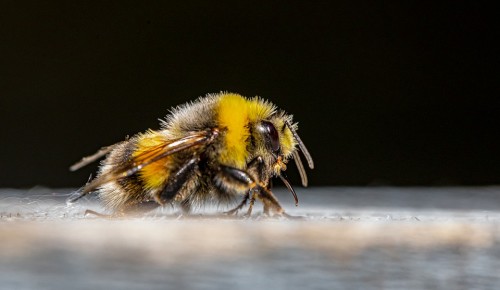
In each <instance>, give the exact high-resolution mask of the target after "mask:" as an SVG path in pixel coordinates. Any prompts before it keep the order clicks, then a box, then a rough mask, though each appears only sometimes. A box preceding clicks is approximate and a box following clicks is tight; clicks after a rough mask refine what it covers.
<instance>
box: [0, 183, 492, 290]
mask: <svg viewBox="0 0 500 290" xmlns="http://www.w3.org/2000/svg"><path fill="white" fill-rule="evenodd" d="M69 192H70V191H69V190H56V191H52V190H47V189H35V190H31V191H15V190H3V191H0V239H1V243H0V289H89V288H92V289H269V288H273V289H305V288H306V289H498V288H499V287H500V274H499V271H498V269H500V243H499V242H500V227H499V225H500V188H498V187H479V188H459V187H457V188H318V189H308V190H299V198H300V206H299V207H297V208H295V206H294V205H293V200H292V197H291V196H289V194H288V193H286V192H281V191H279V192H278V196H279V199H280V200H281V201H282V203H283V205H284V207H285V208H286V209H287V210H288V212H289V213H290V214H293V215H296V216H301V217H302V218H300V219H293V220H285V219H273V218H264V217H262V216H260V215H259V212H260V210H261V208H260V205H259V204H257V207H256V212H255V215H254V216H253V217H252V218H250V219H242V218H227V217H224V216H219V215H217V214H215V213H214V212H215V211H216V209H214V208H206V209H204V210H203V211H200V212H199V213H197V214H196V215H194V216H192V217H179V216H178V215H177V214H176V212H175V211H172V210H164V211H157V212H155V213H152V214H150V215H147V216H145V217H136V218H126V219H113V220H107V219H101V218H94V217H84V216H83V215H82V214H83V212H84V210H85V209H87V208H91V209H95V210H101V211H102V209H100V207H99V205H98V204H97V203H95V201H94V200H92V199H91V200H85V201H83V202H81V203H78V204H76V205H72V206H66V205H65V203H64V198H65V197H64V196H63V195H64V194H66V193H69Z"/></svg>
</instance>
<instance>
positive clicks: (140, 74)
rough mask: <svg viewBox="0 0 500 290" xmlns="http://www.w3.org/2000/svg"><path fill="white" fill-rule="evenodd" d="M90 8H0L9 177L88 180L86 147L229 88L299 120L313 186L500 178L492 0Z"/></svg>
mask: <svg viewBox="0 0 500 290" xmlns="http://www.w3.org/2000/svg"><path fill="white" fill-rule="evenodd" d="M82 2H84V3H76V1H61V2H50V3H42V1H34V2H14V1H12V2H11V3H10V4H8V3H7V4H6V3H5V2H3V4H2V8H1V9H0V11H1V12H0V14H1V15H0V16H1V17H0V21H1V26H0V61H1V63H0V74H1V76H0V121H1V125H2V126H1V127H2V129H1V145H0V146H1V147H0V162H1V164H0V169H1V174H0V186H2V187H5V186H9V187H31V186H34V185H44V186H51V187H59V186H70V187H77V186H80V185H82V184H83V183H85V182H86V180H87V178H88V176H89V174H90V173H91V172H93V171H94V170H95V166H90V167H89V168H85V169H84V170H82V171H81V172H77V173H70V172H69V171H68V166H69V165H71V164H72V163H73V162H75V161H77V160H78V159H79V158H80V157H82V156H83V155H86V154H91V153H93V152H94V151H95V150H96V149H98V148H99V147H100V146H104V145H109V144H112V143H114V142H116V141H119V140H122V139H123V138H124V137H125V136H126V135H130V134H134V133H137V132H140V131H144V130H145V129H147V128H153V129H154V128H158V121H157V118H161V117H163V116H164V115H165V114H166V113H167V112H168V109H169V108H170V107H172V106H174V105H178V104H181V103H183V102H186V101H188V100H192V99H195V98H196V97H198V96H201V95H204V94H206V93H209V92H219V91H221V90H228V91H233V92H238V93H241V94H243V95H246V96H254V95H260V96H262V97H264V98H266V99H269V100H271V101H273V102H274V103H275V104H277V105H278V106H279V107H281V108H283V109H285V110H286V111H288V112H290V113H292V114H294V116H295V120H297V121H299V123H300V130H299V133H300V135H301V136H302V139H303V140H304V141H305V143H306V144H307V145H308V147H309V149H310V151H311V153H312V154H313V156H314V158H315V161H316V165H317V167H316V169H315V170H314V171H311V172H310V179H311V184H312V185H375V184H377V185H379V184H387V185H476V184H498V183H499V182H500V157H499V154H498V150H499V145H500V142H498V135H499V131H498V123H499V122H498V121H499V119H500V115H499V111H500V110H499V108H500V106H499V105H500V102H499V90H498V81H499V74H498V53H499V50H498V49H497V47H494V46H493V43H494V41H496V40H498V38H499V37H498V36H499V35H498V29H497V28H496V27H494V23H493V20H494V17H496V16H495V10H494V9H493V8H492V7H486V6H483V4H480V3H477V2H474V1H471V3H468V4H463V3H459V2H457V1H453V2H451V1H450V3H442V2H441V4H425V5H422V4H419V3H421V2H419V1H415V2H409V1H404V2H403V1H395V2H393V3H390V4H387V3H386V4H384V3H381V2H377V3H373V2H372V1H367V2H368V3H360V2H356V1H332V2H325V3H322V2H315V1H298V2H296V1H282V2H274V1H263V2H251V3H248V2H245V3H243V2H241V3H239V2H237V1H178V2H177V3H167V1H156V2H149V1H136V2H132V3H128V2H124V1H103V2H93V3H91V2H87V1H82ZM90 3H91V4H90ZM293 169H294V168H291V169H290V170H289V171H290V172H291V173H290V175H291V177H292V178H293V179H294V183H298V179H297V175H296V174H294V173H293V171H295V170H293Z"/></svg>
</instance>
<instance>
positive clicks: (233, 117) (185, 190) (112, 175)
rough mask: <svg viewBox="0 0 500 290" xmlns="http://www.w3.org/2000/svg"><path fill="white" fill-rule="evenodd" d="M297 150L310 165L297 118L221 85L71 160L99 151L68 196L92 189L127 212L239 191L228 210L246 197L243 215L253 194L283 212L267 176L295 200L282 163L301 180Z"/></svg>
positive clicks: (186, 207) (116, 210)
mask: <svg viewBox="0 0 500 290" xmlns="http://www.w3.org/2000/svg"><path fill="white" fill-rule="evenodd" d="M299 150H300V151H301V152H302V153H303V155H304V157H305V159H306V160H307V163H308V165H309V167H310V168H311V169H312V168H313V167H314V164H313V160H312V158H311V155H310V154H309V152H308V150H307V148H306V147H305V145H304V143H303V142H302V141H301V139H300V137H299V135H298V134H297V124H296V123H293V122H292V116H291V115H288V114H286V113H285V112H284V111H281V110H278V109H277V108H276V106H275V105H273V104H272V103H271V102H268V101H266V100H264V99H262V98H259V97H254V98H245V97H243V96H241V95H239V94H234V93H227V92H221V93H218V94H208V95H206V96H205V97H200V98H198V99H197V100H196V101H194V102H190V103H187V104H184V105H181V106H178V107H176V108H173V109H172V110H171V112H170V114H169V115H167V117H166V118H165V120H161V129H160V130H156V131H155V130H147V131H146V132H144V133H139V134H137V135H135V136H133V137H131V138H127V140H125V141H122V142H119V143H116V144H114V145H111V146H107V147H103V148H101V149H100V150H99V151H98V152H97V153H95V154H94V155H91V156H88V157H84V158H83V159H82V160H81V161H79V162H78V163H76V164H74V165H73V166H71V168H70V170H72V171H74V170H77V169H79V168H81V167H83V166H85V165H87V164H89V163H91V162H93V161H96V160H97V159H99V158H101V157H103V156H105V155H106V158H105V159H104V160H103V161H101V166H100V168H99V171H98V174H97V176H96V178H95V179H93V180H92V181H90V182H88V183H87V184H86V185H85V186H84V187H83V188H82V189H80V190H79V192H78V193H77V195H76V196H74V197H72V198H70V200H69V201H70V202H74V201H76V200H78V199H80V198H81V197H83V196H85V195H87V194H89V193H91V192H95V191H97V192H98V195H99V197H100V200H101V201H102V203H103V205H104V207H105V208H106V209H107V210H108V211H111V212H112V214H113V215H126V214H130V213H140V212H145V211H149V210H153V209H154V208H156V207H159V206H164V205H168V204H170V205H175V206H179V207H180V208H181V210H182V211H183V212H184V213H189V212H190V210H191V209H192V208H193V207H194V206H201V205H203V204H205V203H211V202H212V203H213V202H215V203H219V204H227V203H229V202H231V201H233V200H235V198H238V197H242V200H241V202H240V203H239V204H238V206H236V207H235V208H233V209H231V210H229V211H227V212H226V213H227V214H236V213H237V212H238V211H239V210H241V209H242V208H244V207H245V206H246V205H247V204H248V203H249V207H248V211H247V213H246V214H247V215H250V214H251V212H252V208H253V205H254V202H255V201H256V200H258V201H260V202H262V204H263V206H264V209H263V212H264V213H265V214H267V215H274V214H277V215H284V214H285V212H284V209H283V208H282V207H281V205H280V204H279V202H278V200H277V199H276V197H275V196H274V194H273V193H272V191H271V184H272V183H271V179H272V178H273V177H279V178H281V180H282V181H283V182H284V184H285V185H286V186H287V188H288V189H289V191H290V192H291V193H292V194H293V196H294V198H295V204H296V205H297V204H298V199H297V194H296V193H295V191H294V189H293V188H292V186H291V185H290V182H289V181H288V179H287V177H286V175H285V172H284V171H285V170H286V164H287V162H288V160H289V159H293V160H295V163H296V165H297V168H298V170H299V173H300V176H301V179H302V184H303V185H304V186H307V183H308V181H307V175H306V171H305V169H304V166H303V164H302V162H301V159H300V156H299V153H298V152H299Z"/></svg>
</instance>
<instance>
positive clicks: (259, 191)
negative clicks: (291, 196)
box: [216, 165, 284, 215]
mask: <svg viewBox="0 0 500 290" xmlns="http://www.w3.org/2000/svg"><path fill="white" fill-rule="evenodd" d="M216 176H217V182H216V183H217V184H218V185H219V186H220V187H221V189H222V190H228V191H245V190H246V191H247V193H246V195H245V199H244V202H242V203H240V204H239V205H238V207H236V208H235V209H233V210H231V211H229V212H228V213H235V212H236V211H237V210H239V209H241V208H242V207H243V206H244V205H245V204H246V201H247V200H248V198H251V204H250V207H249V209H248V212H247V215H250V214H251V212H252V207H253V201H254V200H255V199H256V198H257V199H259V200H261V201H262V203H263V204H264V213H265V214H268V215H269V214H270V210H272V211H273V212H275V213H277V214H280V215H281V214H283V213H284V210H283V208H282V207H281V205H280V204H279V202H278V200H277V199H276V197H275V196H274V194H273V193H272V192H271V191H270V190H268V189H267V188H266V187H267V185H266V184H262V183H259V182H256V181H255V180H254V179H253V178H252V176H250V175H249V174H248V173H247V172H245V171H243V170H240V169H237V168H234V167H230V166H224V165H221V166H220V169H219V172H218V173H217V175H216Z"/></svg>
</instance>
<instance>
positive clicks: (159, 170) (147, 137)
mask: <svg viewBox="0 0 500 290" xmlns="http://www.w3.org/2000/svg"><path fill="white" fill-rule="evenodd" d="M165 142H166V140H165V137H164V136H163V135H162V134H160V133H159V132H157V131H152V130H149V131H147V132H146V133H144V134H142V135H140V136H139V139H138V140H137V150H136V151H134V153H133V157H134V158H140V156H142V157H146V155H147V154H148V153H149V152H150V150H151V149H152V148H154V147H155V146H158V145H162V144H164V143H165ZM168 159H169V158H168V157H167V158H166V159H163V160H162V162H153V163H151V164H149V165H148V166H145V167H144V168H142V169H141V171H140V177H141V179H142V180H143V181H144V183H145V186H146V187H147V188H150V189H153V188H158V187H160V186H163V185H164V184H165V182H166V181H167V179H168V176H169V175H168V174H167V173H168V170H166V165H167V164H168Z"/></svg>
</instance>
